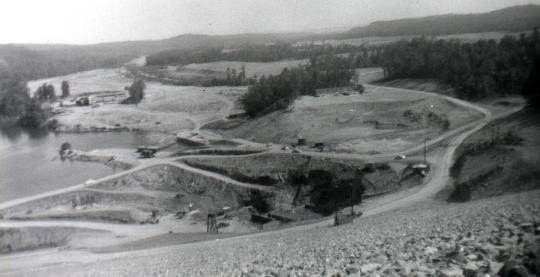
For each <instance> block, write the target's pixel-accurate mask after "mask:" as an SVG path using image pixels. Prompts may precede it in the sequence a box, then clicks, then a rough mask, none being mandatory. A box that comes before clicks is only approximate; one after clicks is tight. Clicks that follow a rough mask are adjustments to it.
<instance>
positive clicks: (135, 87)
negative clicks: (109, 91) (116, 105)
mask: <svg viewBox="0 0 540 277" xmlns="http://www.w3.org/2000/svg"><path fill="white" fill-rule="evenodd" d="M145 89H146V84H145V83H144V81H143V80H141V79H138V80H135V81H133V83H132V84H131V86H129V87H128V88H127V90H128V92H129V97H128V98H127V99H126V100H125V101H124V103H125V104H138V103H140V102H141V101H142V100H143V99H144V90H145Z"/></svg>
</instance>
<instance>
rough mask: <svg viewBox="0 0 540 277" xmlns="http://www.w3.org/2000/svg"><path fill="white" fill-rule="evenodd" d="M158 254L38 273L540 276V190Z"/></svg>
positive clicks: (423, 206) (436, 204)
mask: <svg viewBox="0 0 540 277" xmlns="http://www.w3.org/2000/svg"><path fill="white" fill-rule="evenodd" d="M154 252H157V253H155V254H151V253H152V252H149V253H148V254H139V255H144V256H133V257H123V258H118V259H115V260H109V261H105V262H100V263H92V264H86V265H78V266H69V267H61V268H50V269H46V270H43V271H39V272H32V273H31V275H35V274H36V273H38V274H39V275H50V276H466V277H469V276H486V277H487V276H539V275H540V191H534V192H528V193H521V194H513V195H506V196H502V197H496V198H491V199H486V200H480V201H474V202H470V203H466V204H446V203H441V202H435V201H431V202H423V203H419V204H417V205H415V206H413V207H410V208H407V209H404V210H399V211H394V212H389V213H385V214H381V215H375V216H371V217H367V218H361V219H358V220H356V221H355V222H354V223H353V224H350V225H345V226H340V227H320V228H314V229H308V230H285V231H278V232H273V233H268V234H262V235H256V236H247V237H237V238H231V239H225V240H219V241H212V242H206V243H199V244H187V245H179V246H175V247H172V248H164V249H159V251H154Z"/></svg>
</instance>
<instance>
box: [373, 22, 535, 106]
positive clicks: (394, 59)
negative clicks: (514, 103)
mask: <svg viewBox="0 0 540 277" xmlns="http://www.w3.org/2000/svg"><path fill="white" fill-rule="evenodd" d="M538 57H540V38H539V35H538V31H537V30H535V31H534V32H533V33H532V34H530V35H528V36H527V35H525V34H522V35H521V36H520V37H519V38H515V37H512V36H505V37H504V38H502V39H501V40H500V41H499V42H496V41H495V40H480V41H477V42H475V43H462V42H460V41H458V40H450V41H445V40H431V39H426V38H425V37H420V38H415V39H412V40H410V41H399V42H396V43H394V44H390V45H388V46H386V47H385V49H384V51H383V52H382V53H381V54H380V56H379V58H378V61H379V62H380V65H381V66H382V67H383V68H384V70H385V74H386V78H388V79H396V78H433V79H438V80H442V81H444V82H446V83H448V84H449V85H451V86H452V87H454V89H455V93H456V96H457V97H459V98H463V99H468V100H478V99H483V98H485V97H490V96H496V95H508V94H518V93H520V92H521V91H522V88H523V85H524V84H525V81H526V80H527V78H528V77H529V74H530V73H531V70H532V66H533V63H534V61H535V60H536V59H538Z"/></svg>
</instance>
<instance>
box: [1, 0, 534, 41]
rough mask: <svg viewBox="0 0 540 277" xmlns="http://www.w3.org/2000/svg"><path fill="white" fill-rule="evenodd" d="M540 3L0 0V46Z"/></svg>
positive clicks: (333, 25)
mask: <svg viewBox="0 0 540 277" xmlns="http://www.w3.org/2000/svg"><path fill="white" fill-rule="evenodd" d="M529 3H531V4H540V0H514V1H511V0H0V43H69V44H91V43H99V42H109V41H125V40H146V39H163V38H168V37H173V36H176V35H180V34H185V33H197V34H239V33H264V32H289V31H325V30H326V31H328V30H336V29H337V28H350V27H354V26H362V25H367V24H369V23H371V22H373V21H377V20H389V19H399V18H410V17H419V16H428V15H436V14H446V13H481V12H487V11H492V10H496V9H500V8H504V7H508V6H514V5H523V4H529Z"/></svg>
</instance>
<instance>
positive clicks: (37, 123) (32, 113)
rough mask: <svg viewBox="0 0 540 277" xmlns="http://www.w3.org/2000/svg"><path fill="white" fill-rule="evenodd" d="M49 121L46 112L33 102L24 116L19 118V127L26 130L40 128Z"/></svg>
mask: <svg viewBox="0 0 540 277" xmlns="http://www.w3.org/2000/svg"><path fill="white" fill-rule="evenodd" d="M46 120H47V116H46V114H45V111H43V110H42V109H41V106H40V104H39V103H37V102H35V101H34V102H32V103H31V104H30V105H29V106H28V107H27V108H26V111H25V113H24V115H23V116H21V117H20V118H19V122H18V123H19V125H20V126H22V127H26V128H39V127H42V126H43V123H45V121H46Z"/></svg>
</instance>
